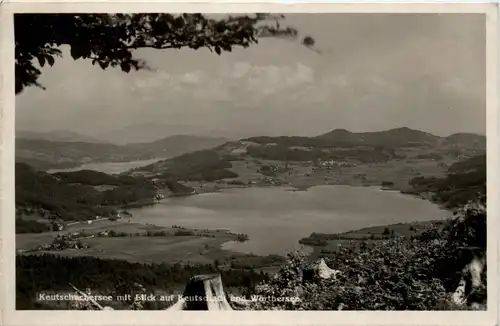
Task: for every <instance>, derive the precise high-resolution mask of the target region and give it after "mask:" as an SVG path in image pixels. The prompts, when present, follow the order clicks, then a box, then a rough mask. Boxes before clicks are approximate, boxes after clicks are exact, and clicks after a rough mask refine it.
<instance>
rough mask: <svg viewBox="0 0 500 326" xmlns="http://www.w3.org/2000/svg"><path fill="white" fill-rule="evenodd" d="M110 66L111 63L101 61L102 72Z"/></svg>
mask: <svg viewBox="0 0 500 326" xmlns="http://www.w3.org/2000/svg"><path fill="white" fill-rule="evenodd" d="M108 65H109V61H99V66H101V68H102V70H105V69H106V68H107V67H108Z"/></svg>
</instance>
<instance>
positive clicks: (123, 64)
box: [120, 62, 130, 73]
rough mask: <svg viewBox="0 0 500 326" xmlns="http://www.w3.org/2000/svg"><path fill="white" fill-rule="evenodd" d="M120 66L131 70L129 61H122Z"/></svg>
mask: <svg viewBox="0 0 500 326" xmlns="http://www.w3.org/2000/svg"><path fill="white" fill-rule="evenodd" d="M120 67H121V68H122V70H123V71H124V72H126V73H128V72H130V65H129V64H128V62H122V63H120Z"/></svg>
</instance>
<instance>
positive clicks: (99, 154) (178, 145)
mask: <svg viewBox="0 0 500 326" xmlns="http://www.w3.org/2000/svg"><path fill="white" fill-rule="evenodd" d="M226 141H227V139H224V138H209V137H198V136H189V135H177V136H171V137H167V138H163V139H160V140H156V141H153V142H148V143H132V144H127V145H115V144H106V143H95V142H77V141H72V142H69V141H66V142H62V141H49V140H45V139H23V138H18V139H16V161H17V162H22V163H26V164H28V165H30V166H33V167H35V168H37V169H40V170H48V169H53V168H70V167H76V166H79V165H82V164H86V163H93V162H129V161H137V160H148V159H153V158H169V157H174V156H177V155H181V154H184V153H187V152H191V151H197V150H202V149H207V148H212V147H215V146H218V145H220V144H223V143H225V142H226Z"/></svg>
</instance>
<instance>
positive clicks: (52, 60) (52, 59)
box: [46, 55, 55, 67]
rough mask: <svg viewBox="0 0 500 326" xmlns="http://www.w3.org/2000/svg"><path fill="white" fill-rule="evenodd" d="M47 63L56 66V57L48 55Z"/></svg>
mask: <svg viewBox="0 0 500 326" xmlns="http://www.w3.org/2000/svg"><path fill="white" fill-rule="evenodd" d="M46 58H47V62H48V63H49V65H50V66H51V67H52V66H53V65H54V61H55V60H54V57H52V56H50V55H48V56H47V57H46Z"/></svg>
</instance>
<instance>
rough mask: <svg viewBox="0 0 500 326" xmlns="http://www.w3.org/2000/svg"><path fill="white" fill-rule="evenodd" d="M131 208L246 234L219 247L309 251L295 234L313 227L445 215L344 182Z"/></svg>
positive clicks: (159, 221) (333, 228)
mask: <svg viewBox="0 0 500 326" xmlns="http://www.w3.org/2000/svg"><path fill="white" fill-rule="evenodd" d="M131 212H132V213H133V215H134V217H133V218H132V220H133V221H134V222H139V223H150V224H155V225H159V226H172V225H181V226H184V227H186V228H197V229H219V228H220V229H228V230H231V231H233V232H238V233H245V234H248V236H249V237H250V240H249V241H247V242H244V243H237V242H228V243H226V244H224V246H223V248H224V249H227V250H233V251H237V252H244V253H254V254H257V255H268V254H281V255H282V254H285V253H286V252H288V251H291V250H301V249H302V250H304V251H309V252H310V248H307V247H305V246H302V245H300V244H299V243H298V240H299V239H301V238H303V237H306V236H308V235H310V234H311V233H312V232H319V233H340V232H346V231H351V230H356V229H360V228H364V227H370V226H380V225H386V224H395V223H404V222H413V221H429V220H440V219H445V218H447V217H449V216H450V212H448V211H445V210H441V209H440V208H439V207H438V206H437V205H434V204H432V203H430V202H429V201H425V200H422V199H418V198H415V197H412V196H408V195H403V194H401V193H399V192H396V191H383V190H380V189H379V188H378V187H349V186H317V187H312V188H309V189H308V190H307V191H297V192H293V191H289V189H285V188H278V187H273V188H257V187H255V188H240V189H226V190H224V191H221V192H217V193H206V194H199V195H194V196H189V197H177V198H168V199H165V200H163V201H162V202H161V203H159V204H157V205H154V206H149V207H143V208H138V209H133V210H131Z"/></svg>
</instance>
